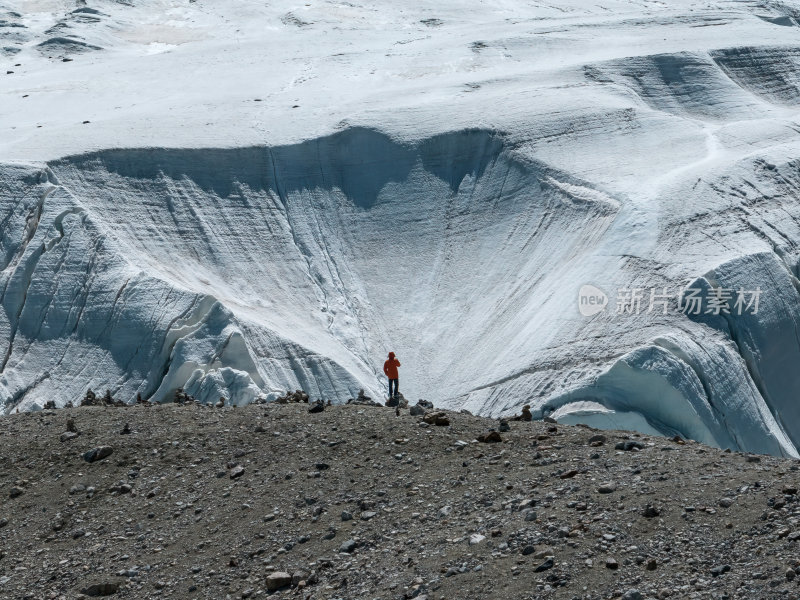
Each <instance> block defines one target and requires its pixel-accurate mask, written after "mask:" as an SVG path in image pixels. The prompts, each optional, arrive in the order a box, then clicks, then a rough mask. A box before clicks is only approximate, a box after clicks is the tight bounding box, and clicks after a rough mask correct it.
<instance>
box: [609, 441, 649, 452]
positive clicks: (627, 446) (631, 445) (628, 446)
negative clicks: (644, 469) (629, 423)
mask: <svg viewBox="0 0 800 600" xmlns="http://www.w3.org/2000/svg"><path fill="white" fill-rule="evenodd" d="M644 448H645V445H644V444H643V443H641V442H637V441H634V440H625V441H624V442H618V443H617V444H616V445H615V446H614V449H615V450H624V451H626V452H630V451H632V450H644Z"/></svg>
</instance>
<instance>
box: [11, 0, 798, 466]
mask: <svg viewBox="0 0 800 600" xmlns="http://www.w3.org/2000/svg"><path fill="white" fill-rule="evenodd" d="M798 27H800V2H797V1H791V0H788V1H779V0H763V1H761V2H758V3H756V2H728V1H721V0H712V1H705V2H693V1H688V0H675V1H670V2H660V1H657V0H631V1H609V2H606V1H601V2H592V3H589V2H581V1H578V0H567V1H564V2H557V3H548V2H538V1H529V2H519V1H517V0H514V1H510V0H494V1H492V2H480V1H477V0H459V1H452V0H438V1H437V2H430V1H428V0H421V1H419V2H414V3H397V2H389V1H387V0H372V1H371V2H368V3H361V2H326V1H313V0H312V1H309V2H307V3H301V4H295V3H292V2H285V1H281V0H278V1H275V2H269V3H264V2H249V1H247V0H239V1H236V2H233V1H230V0H213V1H212V0H196V1H190V0H180V1H178V0H147V1H144V0H116V1H115V0H85V1H82V0H77V1H66V0H0V61H2V65H1V66H2V67H4V68H2V69H0V223H1V225H0V263H1V264H0V267H2V271H0V294H2V295H0V306H1V307H2V310H0V346H2V345H4V348H0V357H2V363H1V364H0V413H7V412H10V411H13V410H16V409H20V410H30V409H36V408H37V407H41V406H43V405H44V403H45V402H47V401H48V400H54V401H55V402H56V403H57V404H58V405H63V404H64V403H66V402H68V401H73V402H74V401H77V400H79V399H80V398H81V397H82V395H83V394H84V393H85V391H86V389H87V388H88V387H91V388H93V389H95V390H96V391H103V390H105V389H106V388H108V389H110V390H111V391H112V393H113V394H114V395H115V396H116V397H120V398H122V399H123V400H126V401H133V399H134V398H135V397H136V395H137V394H142V395H143V396H144V397H145V398H150V399H152V400H155V401H163V400H166V399H169V398H171V396H172V395H173V393H174V390H175V389H176V388H178V387H184V388H185V389H186V390H187V391H188V392H189V393H191V394H193V395H195V396H196V397H198V398H199V399H201V400H203V401H216V400H217V399H218V398H219V397H220V396H224V397H225V398H227V399H228V400H229V401H230V402H233V403H237V404H242V403H246V402H250V401H252V400H253V399H255V398H258V397H266V398H275V397H276V396H277V395H279V394H280V393H282V392H283V391H286V390H287V389H295V388H303V389H305V390H306V391H307V392H308V393H309V394H310V395H311V396H312V397H322V398H326V399H331V400H332V401H334V402H343V401H345V400H346V399H347V398H348V397H351V396H353V395H355V394H356V393H357V392H358V390H359V388H364V389H365V390H366V391H367V393H368V394H372V395H373V396H377V397H381V396H382V394H383V393H384V392H385V389H386V388H385V379H384V377H383V374H382V364H383V360H384V358H385V355H386V353H387V352H388V351H389V350H393V351H394V352H396V353H397V355H398V358H399V359H400V361H401V362H402V367H401V369H400V389H401V391H403V392H404V394H405V395H406V396H407V397H409V398H411V399H412V401H413V400H414V399H416V398H418V397H425V398H426V399H429V400H432V401H433V402H434V403H435V404H437V405H442V406H446V407H450V408H461V407H463V408H467V409H469V410H471V411H473V412H478V413H482V414H486V415H491V416H501V415H507V414H511V413H513V412H515V411H518V410H519V408H520V406H521V405H523V404H530V405H531V406H532V410H533V412H534V414H535V415H537V416H543V415H551V416H554V417H556V418H558V419H560V420H561V421H563V422H568V423H575V422H585V423H588V424H591V425H595V426H598V427H624V428H631V429H637V430H640V431H646V432H658V433H662V434H665V435H674V434H679V435H682V436H686V437H691V438H694V439H698V440H701V441H703V442H707V443H709V444H714V445H717V446H721V447H729V448H732V449H740V450H748V451H757V452H769V453H773V454H780V455H788V456H797V455H798V447H800V404H799V403H798V402H797V401H796V399H795V396H796V394H797V392H798V390H800V368H799V367H800V333H798V331H800V329H799V328H800V292H798V290H799V289H800V283H799V282H798V279H797V275H798V261H799V260H800V256H799V254H800V250H798V242H800V112H799V111H798V100H800V43H799V42H798V39H800V38H798V34H799V33H800V29H798ZM7 71H10V72H7ZM690 283H691V285H692V286H695V287H700V288H703V289H706V290H713V289H720V288H725V289H728V288H729V289H746V290H754V289H756V288H759V289H760V290H761V298H760V306H759V311H758V313H757V314H750V313H746V314H742V315H737V314H729V315H719V316H717V315H713V314H709V315H705V314H701V315H688V316H687V315H685V314H681V313H680V312H678V311H670V312H668V314H662V313H661V312H660V311H658V310H656V311H651V312H648V311H646V310H645V311H642V313H641V314H638V315H637V314H616V313H615V310H614V309H615V305H614V299H613V292H615V291H616V290H618V289H621V288H641V289H644V290H648V291H649V290H650V289H651V288H658V289H663V288H668V289H669V290H672V291H673V292H674V291H677V290H679V289H681V288H683V287H686V286H687V285H689V284H690ZM583 285H594V286H597V287H598V288H600V289H602V290H604V291H605V292H607V293H608V294H609V296H612V298H611V301H610V303H609V305H608V307H607V309H606V310H605V311H602V312H600V313H598V314H595V315H593V316H591V317H584V316H581V314H580V312H579V311H578V302H577V294H578V290H579V289H580V288H581V287H582V286H583ZM645 300H647V298H645Z"/></svg>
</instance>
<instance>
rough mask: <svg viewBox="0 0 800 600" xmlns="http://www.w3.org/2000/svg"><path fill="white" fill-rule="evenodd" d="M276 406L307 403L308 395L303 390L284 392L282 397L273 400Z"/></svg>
mask: <svg viewBox="0 0 800 600" xmlns="http://www.w3.org/2000/svg"><path fill="white" fill-rule="evenodd" d="M275 402H277V403H278V404H292V403H298V402H305V403H308V394H306V393H305V392H304V391H303V390H295V391H293V392H286V394H284V395H283V396H279V397H278V398H276V399H275Z"/></svg>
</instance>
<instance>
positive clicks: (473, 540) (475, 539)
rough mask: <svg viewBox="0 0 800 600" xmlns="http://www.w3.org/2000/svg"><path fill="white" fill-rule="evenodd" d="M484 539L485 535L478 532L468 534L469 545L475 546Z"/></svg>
mask: <svg viewBox="0 0 800 600" xmlns="http://www.w3.org/2000/svg"><path fill="white" fill-rule="evenodd" d="M485 539H486V536H485V535H481V534H480V533H473V534H472V535H471V536H469V545H470V546H476V545H477V544H480V543H481V542H482V541H483V540H485Z"/></svg>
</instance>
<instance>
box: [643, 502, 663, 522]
mask: <svg viewBox="0 0 800 600" xmlns="http://www.w3.org/2000/svg"><path fill="white" fill-rule="evenodd" d="M660 514H661V511H659V510H658V509H657V508H656V507H655V506H653V505H652V504H648V505H647V506H645V507H644V510H643V511H642V516H644V517H645V518H646V519H653V518H655V517H657V516H659V515H660Z"/></svg>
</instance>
